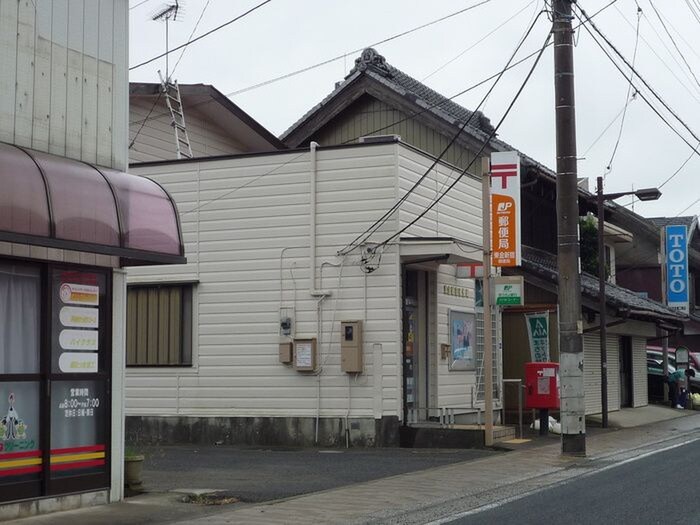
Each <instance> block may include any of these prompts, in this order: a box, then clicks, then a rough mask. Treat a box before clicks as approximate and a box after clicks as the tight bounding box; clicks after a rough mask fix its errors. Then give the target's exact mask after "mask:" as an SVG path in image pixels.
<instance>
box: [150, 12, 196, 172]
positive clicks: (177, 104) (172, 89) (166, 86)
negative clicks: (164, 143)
mask: <svg viewBox="0 0 700 525" xmlns="http://www.w3.org/2000/svg"><path fill="white" fill-rule="evenodd" d="M181 9H182V5H181V4H180V2H179V1H178V0H175V2H174V3H170V4H165V5H164V6H163V7H162V8H160V9H159V10H158V11H157V12H156V13H155V14H154V15H153V17H152V19H153V20H156V21H164V22H165V77H163V75H162V74H161V72H160V70H158V76H159V77H160V91H161V94H162V96H164V97H165V103H166V105H167V106H168V111H169V112H170V125H171V126H172V127H173V132H174V134H175V151H176V152H177V158H178V159H181V158H183V157H184V158H187V159H191V158H192V147H191V145H190V136H189V135H188V133H187V128H186V127H185V108H184V106H183V105H182V98H181V97H180V86H178V84H177V80H172V79H171V78H170V67H169V61H168V56H169V44H170V43H169V34H168V26H169V24H170V21H171V20H172V21H173V22H174V21H175V20H177V16H178V14H180V11H181ZM176 67H177V65H176Z"/></svg>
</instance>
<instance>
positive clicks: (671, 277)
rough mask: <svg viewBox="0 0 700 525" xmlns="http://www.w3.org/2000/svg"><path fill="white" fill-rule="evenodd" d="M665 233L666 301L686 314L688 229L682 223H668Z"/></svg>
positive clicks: (688, 296)
mask: <svg viewBox="0 0 700 525" xmlns="http://www.w3.org/2000/svg"><path fill="white" fill-rule="evenodd" d="M665 234H666V235H665V253H666V262H665V264H666V283H665V286H666V303H667V304H668V306H669V308H672V309H674V310H678V311H680V312H683V313H685V314H688V313H689V311H690V310H689V306H688V303H689V300H690V292H689V290H688V230H687V228H686V227H685V226H683V225H668V226H666V231H665Z"/></svg>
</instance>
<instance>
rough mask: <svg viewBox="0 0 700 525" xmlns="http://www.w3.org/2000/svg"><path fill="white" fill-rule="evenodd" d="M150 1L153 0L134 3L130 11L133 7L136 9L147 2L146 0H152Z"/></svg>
mask: <svg viewBox="0 0 700 525" xmlns="http://www.w3.org/2000/svg"><path fill="white" fill-rule="evenodd" d="M150 1H151V0H141V2H139V3H138V4H136V5H132V6H131V7H130V8H129V11H131V10H132V9H136V8H137V7H139V6H140V5H143V4H145V3H146V2H150Z"/></svg>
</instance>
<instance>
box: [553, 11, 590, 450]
mask: <svg viewBox="0 0 700 525" xmlns="http://www.w3.org/2000/svg"><path fill="white" fill-rule="evenodd" d="M571 4H572V0H553V2H552V10H553V17H554V23H553V26H552V31H553V33H554V97H555V109H556V136H557V259H558V265H559V267H558V271H559V364H560V376H561V450H562V454H565V455H572V456H584V455H585V454H586V421H585V404H584V389H583V338H582V332H583V327H582V324H581V276H580V273H579V239H578V221H579V214H578V184H577V171H576V110H575V104H574V47H573V30H572V28H571V20H572V18H573V17H572V12H571Z"/></svg>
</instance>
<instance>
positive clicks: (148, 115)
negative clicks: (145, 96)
mask: <svg viewBox="0 0 700 525" xmlns="http://www.w3.org/2000/svg"><path fill="white" fill-rule="evenodd" d="M162 94H163V92H162V90H160V89H159V90H158V96H157V97H156V99H155V101H154V102H153V105H152V106H151V109H150V110H149V111H148V114H147V115H146V118H145V119H143V122H142V123H141V127H139V129H138V131H137V132H136V134H135V135H134V138H133V139H131V142H130V143H129V149H131V148H133V147H134V144H135V143H136V139H137V138H139V134H140V133H141V130H142V129H143V127H144V126H145V125H146V122H148V117H150V116H151V113H153V110H154V109H156V106H157V105H158V101H159V100H160V97H161V95H162Z"/></svg>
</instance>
